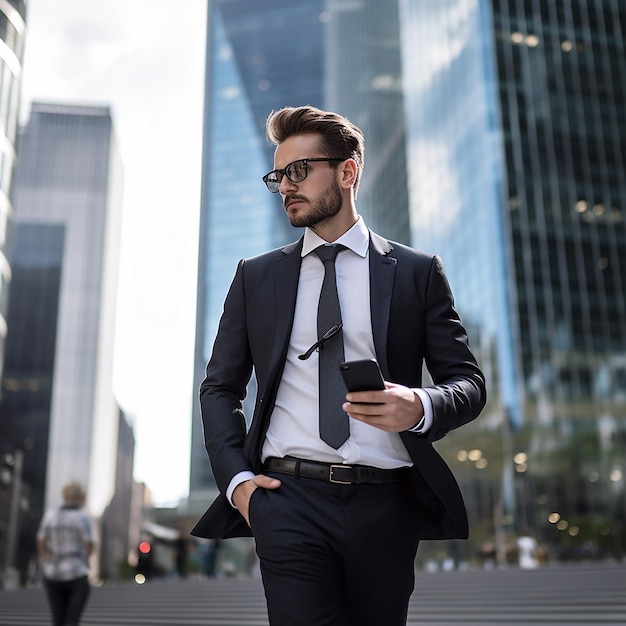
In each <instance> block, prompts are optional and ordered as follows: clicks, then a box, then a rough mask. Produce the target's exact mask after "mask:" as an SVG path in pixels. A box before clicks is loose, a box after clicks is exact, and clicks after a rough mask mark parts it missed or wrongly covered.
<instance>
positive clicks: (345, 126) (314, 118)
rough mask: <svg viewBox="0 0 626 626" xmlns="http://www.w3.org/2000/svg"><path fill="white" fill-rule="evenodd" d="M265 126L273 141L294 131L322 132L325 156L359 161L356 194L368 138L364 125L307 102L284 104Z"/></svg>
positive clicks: (293, 133)
mask: <svg viewBox="0 0 626 626" xmlns="http://www.w3.org/2000/svg"><path fill="white" fill-rule="evenodd" d="M265 129H266V132H267V139H268V141H269V142H270V143H272V144H274V145H278V144H279V143H282V142H283V141H285V139H287V138H288V137H291V136H293V135H305V134H309V135H320V136H321V137H322V145H321V146H320V149H321V150H322V152H323V153H324V154H325V155H326V156H328V157H334V158H344V159H354V160H355V161H356V164H357V175H356V179H355V181H354V193H355V195H356V191H357V189H358V187H359V182H360V180H361V174H362V172H363V154H364V152H365V140H364V137H363V132H362V131H361V129H360V128H358V127H357V126H355V125H354V124H353V123H352V122H351V121H350V120H349V119H348V118H347V117H343V115H339V114H338V113H332V112H330V111H322V110H321V109H317V108H315V107H312V106H308V105H307V106H301V107H284V108H282V109H279V110H278V111H272V112H271V113H270V114H269V116H268V118H267V122H266V124H265Z"/></svg>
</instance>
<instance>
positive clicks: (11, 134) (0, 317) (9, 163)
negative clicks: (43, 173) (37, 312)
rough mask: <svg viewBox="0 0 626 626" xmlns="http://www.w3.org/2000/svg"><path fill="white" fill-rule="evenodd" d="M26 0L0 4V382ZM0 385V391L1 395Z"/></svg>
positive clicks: (8, 280)
mask: <svg viewBox="0 0 626 626" xmlns="http://www.w3.org/2000/svg"><path fill="white" fill-rule="evenodd" d="M25 20H26V2H24V0H21V1H12V2H2V3H0V158H1V163H2V166H1V167H0V381H1V380H2V367H3V363H4V347H5V340H6V334H7V321H6V316H7V304H8V291H9V285H10V282H11V268H10V265H9V259H8V257H9V253H8V246H9V242H10V234H9V233H10V220H11V214H12V212H13V209H12V206H11V185H12V181H13V168H14V166H15V157H16V154H15V149H16V141H15V140H16V135H17V124H18V113H19V106H20V87H21V81H22V60H23V58H24V37H25V35H26V22H25ZM1 393H2V392H1V388H0V394H1Z"/></svg>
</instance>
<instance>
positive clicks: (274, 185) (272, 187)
mask: <svg viewBox="0 0 626 626" xmlns="http://www.w3.org/2000/svg"><path fill="white" fill-rule="evenodd" d="M346 160H347V159H331V158H319V159H298V160H297V161H292V162H291V163H289V165H287V166H286V167H285V169H282V170H272V171H271V172H268V173H267V174H265V176H263V182H264V183H265V185H266V186H267V189H268V190H269V191H271V192H272V193H278V190H279V189H280V183H281V182H282V180H283V176H286V177H287V178H288V179H289V180H290V181H291V182H292V183H301V182H302V181H303V180H304V179H305V178H306V177H307V176H308V174H309V168H308V164H309V163H313V162H315V161H346Z"/></svg>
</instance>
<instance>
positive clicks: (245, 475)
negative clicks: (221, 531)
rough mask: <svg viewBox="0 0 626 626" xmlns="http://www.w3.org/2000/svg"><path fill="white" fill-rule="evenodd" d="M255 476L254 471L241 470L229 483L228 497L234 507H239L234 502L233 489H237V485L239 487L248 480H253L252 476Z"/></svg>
mask: <svg viewBox="0 0 626 626" xmlns="http://www.w3.org/2000/svg"><path fill="white" fill-rule="evenodd" d="M254 476H255V475H254V473H253V472H248V471H245V472H239V474H235V475H234V476H233V478H232V480H231V481H230V483H228V489H226V498H227V499H228V501H229V502H230V506H232V507H233V508H234V509H236V508H237V507H236V506H235V505H234V504H233V491H235V489H237V487H239V485H241V483H245V482H246V480H251V479H252V478H254Z"/></svg>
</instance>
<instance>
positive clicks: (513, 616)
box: [0, 564, 626, 626]
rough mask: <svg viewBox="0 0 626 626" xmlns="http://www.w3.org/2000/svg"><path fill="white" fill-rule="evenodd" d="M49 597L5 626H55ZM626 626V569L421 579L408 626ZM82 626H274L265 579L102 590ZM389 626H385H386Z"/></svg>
mask: <svg viewBox="0 0 626 626" xmlns="http://www.w3.org/2000/svg"><path fill="white" fill-rule="evenodd" d="M49 624H50V620H49V616H48V607H47V605H46V601H45V596H44V594H43V591H41V590H39V589H34V590H18V591H2V592H0V626H44V625H46V626H48V625H49ZM461 624H463V625H466V624H474V625H484V626H494V625H507V624H513V625H515V626H524V625H530V624H532V625H533V626H541V625H545V626H555V625H562V626H565V625H567V626H573V625H587V626H601V625H603V624H621V625H622V626H626V565H606V564H583V565H567V566H563V565H550V566H546V567H543V568H540V569H537V570H520V569H517V568H510V569H505V570H471V571H464V572H435V573H427V572H419V573H418V574H417V577H416V584H415V593H414V594H413V598H412V601H411V606H410V609H409V621H408V626H427V625H433V626H458V625H461ZM82 626H268V621H267V615H266V611H265V599H264V596H263V589H262V587H261V583H260V581H258V580H243V581H240V580H207V579H198V578H191V579H188V580H186V581H155V582H151V583H148V584H145V585H142V586H140V585H136V584H134V583H125V584H119V585H105V586H103V587H100V588H97V589H94V590H93V592H92V596H91V599H90V602H89V605H88V607H87V610H86V612H85V616H84V618H83V621H82ZM381 626H385V625H384V624H381Z"/></svg>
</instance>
